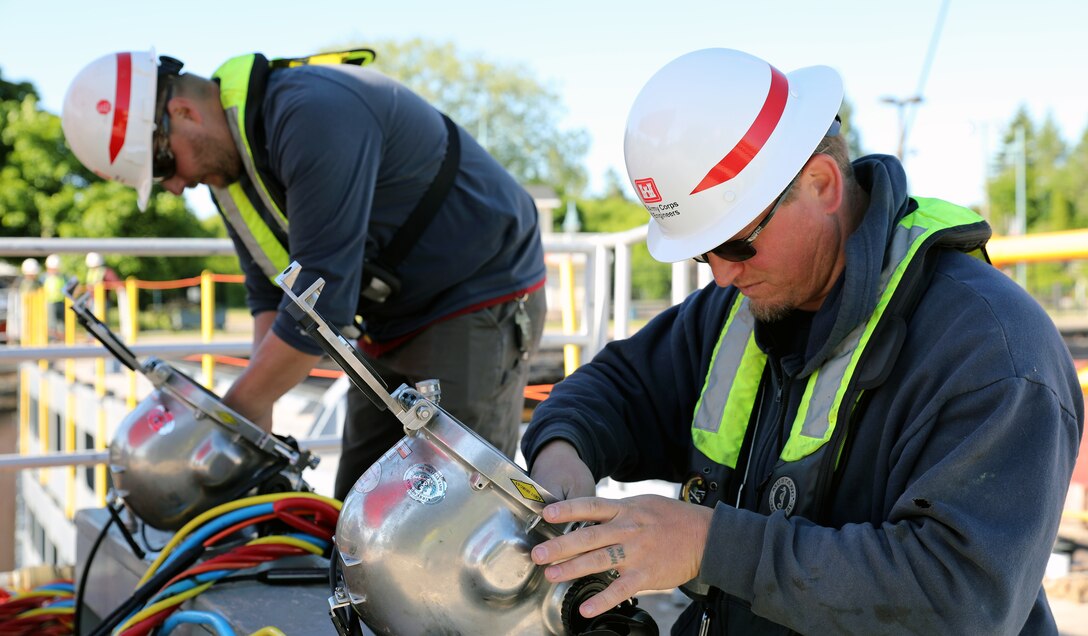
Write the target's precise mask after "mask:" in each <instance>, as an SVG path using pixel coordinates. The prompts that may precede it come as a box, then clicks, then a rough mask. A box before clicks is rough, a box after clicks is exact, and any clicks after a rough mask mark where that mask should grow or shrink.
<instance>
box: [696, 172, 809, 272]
mask: <svg viewBox="0 0 1088 636" xmlns="http://www.w3.org/2000/svg"><path fill="white" fill-rule="evenodd" d="M803 171H804V169H803V168H802V172H803ZM799 176H801V173H800V172H798V173H797V176H795V177H794V178H793V179H791V180H790V182H789V184H788V185H787V186H786V189H785V190H783V191H782V194H779V195H778V198H776V199H775V200H774V205H773V206H772V207H771V211H770V212H768V213H767V216H765V217H763V220H762V221H760V222H759V225H757V226H755V228H754V229H753V230H752V231H751V232H749V233H748V236H746V237H744V238H739V239H733V240H731V241H726V242H724V243H722V244H721V245H719V246H718V247H715V248H714V249H712V250H710V251H709V252H706V253H705V254H700V255H698V256H696V257H695V258H694V260H695V262H696V263H706V262H707V254H713V255H715V256H717V257H718V258H721V259H724V260H727V261H729V262H731V263H741V262H743V261H746V260H748V259H750V258H752V257H753V256H755V255H756V248H754V247H752V243H754V242H755V240H756V237H758V236H759V233H760V232H762V231H763V229H764V228H765V227H767V224H768V223H770V222H771V219H773V218H774V213H775V212H777V211H778V206H779V205H781V204H782V201H783V200H785V199H786V197H787V196H788V195H789V193H790V189H791V188H793V184H794V183H795V182H796V181H797V177H799Z"/></svg>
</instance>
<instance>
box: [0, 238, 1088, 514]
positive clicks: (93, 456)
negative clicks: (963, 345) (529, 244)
mask: <svg viewBox="0 0 1088 636" xmlns="http://www.w3.org/2000/svg"><path fill="white" fill-rule="evenodd" d="M646 230H647V228H646V226H642V227H638V228H634V229H631V230H627V231H625V232H619V233H614V234H584V233H578V234H548V235H544V236H543V237H542V238H543V243H544V248H545V252H546V255H547V258H548V259H549V262H550V263H552V264H553V265H555V266H557V267H558V269H559V276H558V278H559V281H558V282H559V284H558V288H557V291H555V293H556V294H557V295H558V298H557V299H554V300H558V301H559V302H558V304H559V306H560V311H561V313H562V315H563V321H562V324H563V327H562V329H561V330H559V331H555V330H549V331H546V332H545V334H544V337H543V340H542V347H545V348H558V347H562V348H563V349H564V352H565V361H566V364H565V366H564V368H565V370H566V372H568V373H569V372H570V371H572V370H573V368H575V367H576V366H577V365H578V364H579V363H580V361H581V360H588V359H591V358H592V357H593V355H595V354H596V353H597V352H598V351H600V350H601V349H602V348H603V347H604V345H605V344H606V343H607V342H608V341H609V340H611V339H620V338H625V337H627V336H628V335H630V332H631V328H632V325H631V307H632V284H631V248H632V246H634V245H636V244H639V243H642V242H643V241H644V240H645V237H646ZM89 251H97V252H100V253H104V254H126V255H133V256H150V255H154V256H208V255H230V254H233V253H234V247H233V245H232V243H231V242H230V241H229V240H228V239H147V238H131V239H126V238H117V239H37V238H5V239H0V256H6V257H28V256H30V257H33V256H44V255H47V254H73V253H74V254H85V253H86V252H89ZM989 251H990V255H991V258H992V259H993V261H994V262H995V264H998V265H1007V264H1010V263H1015V262H1039V261H1045V260H1070V259H1083V258H1088V231H1076V232H1068V233H1053V234H1047V235H1028V236H1025V237H995V238H994V239H993V240H992V241H991V243H990V245H989ZM579 268H580V270H581V277H580V279H579V277H578V275H577V272H578V271H579ZM710 280H711V272H710V269H709V267H707V266H705V265H698V266H697V265H695V264H694V263H692V262H690V261H689V262H683V263H675V264H673V266H672V292H671V301H672V303H673V304H676V303H679V302H681V301H682V300H683V299H684V298H685V297H686V296H687V295H688V294H689V293H691V291H692V290H693V289H696V288H698V287H702V286H705V285H706V284H708V283H709V282H710ZM579 281H580V282H579ZM201 285H202V287H204V285H205V283H204V282H203V280H202V282H201ZM555 287H556V286H555V285H552V288H553V290H554V288H555ZM204 291H205V293H206V292H207V289H205V290H204ZM579 301H580V302H579ZM131 302H132V305H133V307H135V304H136V303H135V294H133V298H132V301H131ZM96 306H104V301H103V300H98V303H96ZM35 312H37V315H36V318H37V319H41V320H44V311H41V312H39V311H38V310H37V309H35ZM201 315H202V327H203V328H202V333H201V340H202V342H200V343H184V344H177V343H173V344H162V343H140V342H135V339H136V338H135V332H133V333H132V334H123V335H125V336H130V335H131V336H132V340H133V341H130V342H129V343H128V344H129V346H130V348H131V349H132V350H133V352H134V353H135V354H136V355H137V356H140V357H143V356H148V355H157V356H163V357H175V356H182V355H187V354H193V353H197V354H201V355H202V356H203V365H202V370H203V372H204V374H205V376H206V379H207V381H206V384H207V385H209V386H211V384H212V383H211V373H212V367H211V366H209V361H210V360H211V356H213V355H239V354H244V353H245V352H248V351H249V349H250V342H249V341H248V340H246V341H244V342H212V341H211V338H210V336H209V331H208V329H210V326H209V324H210V323H211V321H212V316H211V312H210V311H207V307H203V306H202V311H201ZM72 329H73V326H72V324H71V323H69V324H66V328H65V331H66V333H67V335H68V336H69V337H68V338H67V341H68V343H67V344H65V345H59V344H48V343H47V338H45V337H43V336H42V332H41V331H40V330H39V331H38V332H37V334H36V335H35V338H34V339H32V340H30V341H28V342H27V343H26V344H25V345H24V346H18V347H15V346H9V347H0V366H3V365H18V366H20V367H21V371H20V381H19V389H20V397H19V413H20V414H19V419H20V438H21V442H20V451H21V454H18V455H0V471H5V470H8V471H11V470H18V471H26V470H37V471H38V475H37V479H34V480H33V481H32V483H31V485H30V486H29V487H30V488H31V489H32V490H33V491H34V492H33V493H29V496H31V497H35V498H38V496H39V495H49V497H46V499H53V498H55V499H56V501H57V506H56V507H57V508H58V509H57V510H54V511H42V510H37V508H40V507H41V506H42V505H44V501H35V503H34V506H35V507H36V508H35V511H31V512H32V514H39V513H41V514H45V515H46V517H48V518H50V519H56V518H62V517H66V518H67V519H69V520H70V519H71V513H72V511H73V503H74V500H76V499H80V498H81V497H82V498H85V497H86V496H87V495H88V493H89V492H92V491H91V490H89V489H87V488H83V487H81V488H75V487H74V486H73V483H75V482H76V474H75V470H76V467H79V466H83V467H94V468H95V472H96V473H97V475H98V478H96V479H94V480H93V482H94V484H93V494H94V495H95V499H97V500H98V501H99V502H101V500H102V499H103V498H104V492H103V486H102V485H103V484H104V483H105V479H104V477H105V475H104V473H105V466H104V463H105V462H106V461H107V459H108V453H107V451H106V450H105V443H106V437H107V435H108V432H109V429H110V428H111V427H110V426H106V425H105V424H104V419H105V412H106V407H105V406H104V403H105V401H106V399H107V398H106V396H105V392H104V387H103V383H102V382H101V381H99V380H96V381H95V382H93V383H92V385H93V386H86V385H84V389H83V390H84V392H85V393H86V394H88V395H91V396H92V398H91V401H92V402H94V401H97V402H98V404H97V405H96V406H95V407H94V409H92V410H93V411H96V412H95V413H94V418H93V420H94V424H93V426H90V427H89V429H93V430H89V431H88V426H87V425H86V424H81V426H80V427H77V426H76V424H75V417H76V415H77V414H78V412H79V411H80V406H78V401H77V400H76V399H75V398H74V397H73V396H74V395H75V393H76V392H77V388H76V387H75V386H74V385H73V381H74V379H73V373H72V365H73V363H74V361H75V360H81V359H87V358H93V359H96V360H98V363H97V366H98V367H99V368H101V366H102V364H103V359H104V358H105V357H108V354H107V352H106V350H105V349H104V348H103V347H101V346H92V345H82V344H78V345H77V344H73V341H72V339H71V337H70V336H71V330H72ZM32 362H33V363H35V364H34V365H32V366H30V367H27V366H26V365H27V364H28V363H32ZM56 362H63V365H64V367H63V372H61V371H60V370H51V369H50V363H56ZM28 369H29V370H30V371H31V372H32V373H33V376H34V377H33V378H28V375H29V374H28V373H27V370H28ZM1081 383H1082V386H1088V370H1086V371H1085V372H1082V374H1081ZM129 389H130V391H129V395H128V396H126V399H125V400H124V402H125V404H126V405H127V406H128V408H131V407H132V405H133V404H134V403H135V399H136V395H135V394H136V385H135V382H134V381H132V382H131V383H130V385H129ZM59 392H65V393H67V395H61V396H58V395H56V394H57V393H59ZM32 394H33V395H32ZM81 399H83V400H84V401H86V395H84V397H83V398H81ZM112 408H113V409H114V410H113V412H114V413H115V414H116V413H120V414H123V413H124V412H125V411H124V407H121V406H115V407H112ZM32 417H36V419H37V422H38V426H37V427H35V428H34V429H33V433H32V432H31V426H30V419H31V418H32ZM58 417H60V418H63V423H62V425H61V426H59V427H54V426H53V421H52V420H53V418H58ZM116 419H118V420H119V419H120V417H118V418H116ZM114 424H116V422H115V423H114ZM54 431H58V432H59V433H60V434H59V435H58V437H59V438H62V439H52V437H53V435H52V434H53V432H54ZM77 432H84V433H85V434H86V435H87V437H86V439H93V445H94V447H93V448H86V449H84V450H77V449H76V444H75V442H74V438H75V434H76V433H77ZM299 442H300V445H302V446H303V447H304V448H307V449H310V450H313V451H315V452H335V451H337V450H338V449H339V438H338V437H330V436H323V437H318V438H311V439H300V440H299ZM31 447H37V448H39V449H43V450H44V449H47V448H52V450H50V451H48V452H43V453H41V454H30V450H31ZM57 468H67V469H68V475H67V477H68V478H67V479H66V480H64V481H66V482H67V484H65V485H63V486H62V485H61V484H58V483H57V482H56V481H55V480H51V479H49V477H48V472H49V471H50V470H53V469H57ZM77 493H81V494H77ZM25 496H27V495H24V498H25ZM43 510H44V509H43Z"/></svg>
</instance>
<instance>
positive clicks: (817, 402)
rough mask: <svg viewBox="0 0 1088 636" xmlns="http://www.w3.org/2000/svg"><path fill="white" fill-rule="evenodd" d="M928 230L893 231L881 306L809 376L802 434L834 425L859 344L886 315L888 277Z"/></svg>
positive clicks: (818, 432) (811, 434)
mask: <svg viewBox="0 0 1088 636" xmlns="http://www.w3.org/2000/svg"><path fill="white" fill-rule="evenodd" d="M926 231H927V228H924V227H917V226H915V227H911V228H904V227H903V226H901V225H900V226H896V228H895V232H894V233H893V234H892V241H891V246H890V247H889V249H888V265H887V266H886V267H885V268H884V269H883V270H881V271H880V283H879V286H878V289H879V290H880V297H879V298H880V301H879V302H878V307H876V308H875V312H874V314H873V316H872V317H871V318H870V319H869V320H868V321H866V322H863V323H861V324H859V325H857V326H856V327H854V329H853V330H852V331H851V332H850V333H849V334H848V335H847V336H846V337H845V338H843V340H842V342H840V343H839V346H838V347H836V348H835V350H834V351H833V352H832V354H831V356H830V357H829V358H828V359H827V361H825V362H824V363H823V364H822V365H820V368H819V369H817V370H816V372H815V373H814V374H813V376H814V378H812V379H810V380H809V382H810V387H808V388H806V392H809V389H811V394H810V395H808V396H807V397H808V399H807V400H804V401H803V402H802V406H801V408H802V409H804V410H806V411H807V412H806V414H805V419H804V422H803V423H802V425H801V434H802V435H804V436H806V437H814V438H820V437H823V436H824V435H825V434H826V433H827V430H828V428H829V427H830V426H831V425H832V421H831V420H832V416H833V415H835V414H836V413H837V409H836V406H837V405H838V404H839V401H840V400H841V399H842V397H843V395H842V394H844V393H845V392H846V383H845V382H844V380H849V377H848V372H849V374H850V375H852V374H853V370H852V369H851V363H853V362H856V361H857V359H858V358H859V357H860V356H861V353H862V351H863V348H859V347H858V345H859V344H860V343H861V340H862V336H863V335H865V334H866V332H869V333H872V328H874V327H875V326H876V323H877V321H878V320H879V318H880V316H881V315H883V308H884V306H886V305H887V301H888V300H889V298H886V297H885V291H886V290H887V289H888V281H889V280H891V277H892V274H893V273H894V272H895V271H896V269H898V268H899V266H900V264H902V265H905V264H906V263H904V262H903V259H904V258H905V257H906V255H907V252H908V250H909V249H910V247H911V244H912V243H913V242H914V240H915V239H917V238H918V237H919V236H921V235H922V234H923V233H925V232H926ZM813 379H814V380H815V384H812V382H813Z"/></svg>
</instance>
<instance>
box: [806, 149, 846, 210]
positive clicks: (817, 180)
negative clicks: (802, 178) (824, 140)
mask: <svg viewBox="0 0 1088 636" xmlns="http://www.w3.org/2000/svg"><path fill="white" fill-rule="evenodd" d="M805 172H806V173H807V176H808V184H807V185H808V187H809V188H810V195H811V196H812V197H813V198H814V200H815V201H817V202H818V203H819V205H820V208H821V209H822V210H824V212H825V213H828V214H830V213H833V212H835V211H837V210H838V209H839V208H840V207H841V206H842V203H843V188H844V187H845V183H844V181H843V177H842V171H841V170H839V164H837V163H835V159H834V158H832V157H831V155H825V154H823V153H817V154H815V155H812V158H811V159H809V160H808V166H807V167H806V168H805Z"/></svg>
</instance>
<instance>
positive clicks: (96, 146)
mask: <svg viewBox="0 0 1088 636" xmlns="http://www.w3.org/2000/svg"><path fill="white" fill-rule="evenodd" d="M157 81H158V62H157V61H156V58H155V52H154V51H153V50H152V51H125V52H121V53H111V54H109V55H104V56H102V57H100V58H98V59H97V60H95V61H93V62H91V63H90V64H88V65H87V66H85V67H84V68H83V70H81V71H80V72H79V74H78V75H76V77H75V79H74V80H72V84H71V85H70V86H69V87H68V93H67V94H66V95H65V96H64V110H63V111H62V114H61V127H62V128H63V129H64V136H65V138H66V139H67V140H68V145H69V146H71V148H72V152H74V153H75V155H76V157H77V158H78V159H79V160H80V161H81V162H82V163H83V165H85V166H87V168H89V169H90V170H91V171H93V172H94V173H95V174H97V175H98V176H100V177H102V178H103V179H110V180H113V181H119V182H121V183H124V184H125V185H128V186H131V187H133V188H135V189H136V202H137V205H139V207H140V209H141V210H143V209H144V208H146V207H147V200H148V198H149V197H150V196H151V181H152V177H151V168H152V154H153V148H152V143H153V142H152V133H153V132H154V130H155V97H156V87H157Z"/></svg>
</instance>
